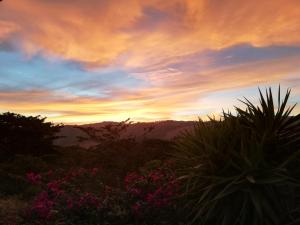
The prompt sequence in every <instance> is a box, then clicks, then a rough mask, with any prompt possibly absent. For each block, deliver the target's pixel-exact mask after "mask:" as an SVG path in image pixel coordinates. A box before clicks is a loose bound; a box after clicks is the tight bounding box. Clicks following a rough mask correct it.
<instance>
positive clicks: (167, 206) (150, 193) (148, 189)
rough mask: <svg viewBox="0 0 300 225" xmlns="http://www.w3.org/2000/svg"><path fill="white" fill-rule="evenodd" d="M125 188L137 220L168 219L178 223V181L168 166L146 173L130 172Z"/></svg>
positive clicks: (158, 221) (160, 220) (151, 222)
mask: <svg viewBox="0 0 300 225" xmlns="http://www.w3.org/2000/svg"><path fill="white" fill-rule="evenodd" d="M125 190H126V192H127V194H128V196H129V202H130V204H131V211H132V214H133V216H134V217H135V218H136V219H137V220H142V221H147V224H160V222H163V221H168V222H171V221H173V222H172V224H176V222H177V221H176V220H175V221H176V222H175V221H174V219H175V218H176V216H175V215H176V204H175V203H176V202H175V200H176V196H177V195H178V182H177V181H176V180H175V176H174V173H173V172H172V170H170V169H169V168H167V167H159V168H156V169H153V170H150V171H147V172H146V173H144V174H143V173H137V172H132V173H129V174H128V175H127V176H126V177H125Z"/></svg>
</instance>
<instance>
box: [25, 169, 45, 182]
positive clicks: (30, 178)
mask: <svg viewBox="0 0 300 225" xmlns="http://www.w3.org/2000/svg"><path fill="white" fill-rule="evenodd" d="M26 178H27V180H28V181H29V182H30V183H31V184H38V183H39V182H40V181H41V179H42V177H41V175H40V174H35V173H32V172H30V173H27V174H26Z"/></svg>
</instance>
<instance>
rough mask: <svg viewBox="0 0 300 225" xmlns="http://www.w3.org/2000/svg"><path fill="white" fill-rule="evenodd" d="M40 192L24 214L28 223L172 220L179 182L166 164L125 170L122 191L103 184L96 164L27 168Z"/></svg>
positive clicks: (159, 221) (66, 224)
mask: <svg viewBox="0 0 300 225" xmlns="http://www.w3.org/2000/svg"><path fill="white" fill-rule="evenodd" d="M26 178H27V180H28V182H29V183H31V184H32V185H35V186H38V187H39V188H40V192H39V193H38V194H37V195H36V196H35V198H34V199H33V201H32V203H31V204H30V206H29V207H28V208H27V210H26V212H25V215H24V223H23V224H28V225H29V224H30V225H50V224H51V225H52V224H57V223H58V224H62V225H63V224H65V225H72V224H78V225H79V224H81V225H85V224H86V225H95V224H108V225H109V224H116V225H117V224H141V223H142V224H149V225H150V224H151V225H154V224H166V222H168V223H167V224H176V222H177V221H176V219H175V218H176V217H175V216H174V215H175V213H176V211H175V210H176V207H175V206H176V205H175V197H176V195H177V190H178V184H177V182H176V181H175V176H174V174H173V172H172V171H171V170H170V169H167V168H166V167H162V168H156V169H153V170H150V171H147V172H146V173H135V172H133V173H129V174H128V175H127V176H126V177H125V179H124V187H125V188H124V190H121V189H119V188H112V187H109V186H105V185H104V184H103V183H102V182H101V179H100V178H101V176H99V175H98V168H92V169H84V168H81V169H78V170H72V171H67V172H65V171H54V172H53V171H49V172H47V173H45V174H36V173H32V172H30V173H27V174H26Z"/></svg>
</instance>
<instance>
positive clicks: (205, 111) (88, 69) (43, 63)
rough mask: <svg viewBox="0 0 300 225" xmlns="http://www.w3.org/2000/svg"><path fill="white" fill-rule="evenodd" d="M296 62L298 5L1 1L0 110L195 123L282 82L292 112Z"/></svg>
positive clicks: (204, 0)
mask: <svg viewBox="0 0 300 225" xmlns="http://www.w3.org/2000/svg"><path fill="white" fill-rule="evenodd" d="M299 62H300V2H299V1H297V0H290V1H288V3H287V2H286V1H284V0H273V1H267V0H265V1H258V0H254V1H237V0H224V1H218V0H170V1H158V0H145V1H138V0H126V1H125V0H110V1H108V0H90V1H83V0H72V1H71V0H61V1H50V0H43V1H40V0H24V1H18V0H4V1H1V2H0V113H1V112H5V111H11V112H16V113H21V114H25V115H38V114H40V115H42V116H46V117H48V120H51V121H53V122H63V123H65V124H71V123H77V124H83V123H93V122H100V121H105V120H106V121H107V120H109V121H121V120H125V119H127V118H131V119H132V120H133V121H157V120H169V119H171V120H195V119H197V117H198V116H200V117H205V116H206V115H211V114H218V113H220V112H221V110H222V109H223V108H224V109H229V110H232V107H233V105H238V104H239V102H238V101H237V98H242V97H243V96H245V97H248V98H250V99H256V98H257V97H258V92H257V87H261V88H264V87H269V86H271V87H274V88H275V89H274V91H277V87H278V85H279V84H280V85H281V87H282V88H283V89H285V88H292V96H291V101H290V103H291V104H293V103H296V102H300V64H299ZM295 112H296V113H299V112H300V108H299V106H297V108H296V109H295Z"/></svg>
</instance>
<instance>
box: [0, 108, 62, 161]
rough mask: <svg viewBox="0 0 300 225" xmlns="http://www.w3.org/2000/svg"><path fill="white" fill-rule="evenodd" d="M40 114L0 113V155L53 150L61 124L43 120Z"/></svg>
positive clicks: (45, 152)
mask: <svg viewBox="0 0 300 225" xmlns="http://www.w3.org/2000/svg"><path fill="white" fill-rule="evenodd" d="M45 119H46V118H41V117H40V116H28V117H26V116H23V115H20V114H15V113H10V112H6V113H2V114H0V157H1V159H2V160H3V159H6V158H9V157H12V156H14V155H16V154H24V155H35V156H39V155H43V154H49V153H51V152H53V150H54V147H55V146H54V144H53V141H54V140H55V139H56V138H58V137H59V136H57V135H56V134H57V132H58V131H59V130H60V128H61V125H54V124H53V123H51V122H45Z"/></svg>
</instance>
